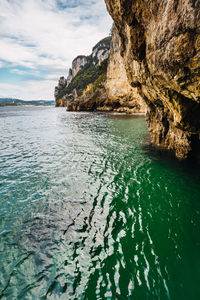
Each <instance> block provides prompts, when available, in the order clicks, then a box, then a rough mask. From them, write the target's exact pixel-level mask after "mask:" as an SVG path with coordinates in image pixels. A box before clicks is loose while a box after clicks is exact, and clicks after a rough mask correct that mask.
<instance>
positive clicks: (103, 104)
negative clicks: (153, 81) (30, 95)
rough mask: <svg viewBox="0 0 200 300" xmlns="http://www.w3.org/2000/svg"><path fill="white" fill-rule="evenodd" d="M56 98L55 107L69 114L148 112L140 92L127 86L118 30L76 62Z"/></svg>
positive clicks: (60, 82) (59, 84)
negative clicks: (73, 112)
mask: <svg viewBox="0 0 200 300" xmlns="http://www.w3.org/2000/svg"><path fill="white" fill-rule="evenodd" d="M55 98H56V106H66V107H67V110H68V111H115V112H125V113H135V112H136V113H144V112H145V104H144V102H143V100H142V98H141V96H140V95H139V93H138V92H137V88H132V87H131V86H130V84H129V83H128V78H127V75H126V71H125V67H124V64H123V59H122V57H121V55H120V39H119V37H118V34H117V31H116V29H115V27H113V29H112V38H111V37H107V38H105V39H103V40H101V41H100V42H99V43H98V44H97V45H96V46H94V48H93V49H92V54H91V55H90V56H78V57H77V58H75V59H74V60H73V62H72V68H71V69H70V70H69V74H68V77H67V78H66V79H65V78H64V77H61V78H60V79H59V82H58V86H57V87H56V88H55Z"/></svg>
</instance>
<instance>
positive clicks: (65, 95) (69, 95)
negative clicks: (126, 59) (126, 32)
mask: <svg viewBox="0 0 200 300" xmlns="http://www.w3.org/2000/svg"><path fill="white" fill-rule="evenodd" d="M110 40H111V38H110V37H107V38H104V39H103V40H101V41H100V42H98V43H97V44H96V45H95V46H94V47H93V49H92V53H91V55H89V56H84V55H79V56H77V57H76V58H75V59H74V60H73V62H72V67H71V68H70V69H69V73H68V76H67V78H66V79H65V77H64V76H62V77H60V79H59V81H58V86H56V87H55V92H54V96H55V99H56V101H57V102H56V105H57V106H60V105H62V106H66V105H67V100H75V98H76V97H74V96H75V95H76V93H77V96H80V95H82V92H83V90H84V89H85V88H86V87H87V85H88V84H90V83H93V82H94V81H95V80H96V79H97V78H98V76H99V74H98V71H99V67H100V65H101V64H102V62H103V61H104V60H106V59H107V58H108V56H109V53H110ZM95 74H96V76H95ZM75 90H76V92H75Z"/></svg>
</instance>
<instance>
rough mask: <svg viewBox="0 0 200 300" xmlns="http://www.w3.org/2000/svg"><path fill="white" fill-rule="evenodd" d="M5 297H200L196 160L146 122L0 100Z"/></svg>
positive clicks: (1, 287)
mask: <svg viewBox="0 0 200 300" xmlns="http://www.w3.org/2000/svg"><path fill="white" fill-rule="evenodd" d="M0 129H1V139H0V203H1V205H0V267H1V272H0V299H53V300H54V299H91V300H93V299H136V300H140V299H142V300H145V299H148V300H149V299H151V300H156V299H161V300H165V299H172V300H173V299H174V300H177V299H183V300H184V299H194V300H196V299H200V287H199V278H200V257H199V253H200V216H199V212H200V189H199V179H200V177H199V172H198V167H194V166H191V165H187V166H186V165H185V164H181V163H178V162H176V161H175V160H173V159H170V158H167V159H164V158H163V157H161V156H160V154H159V152H155V153H154V152H153V153H152V148H151V147H150V146H148V145H147V144H146V138H145V136H146V135H147V130H146V127H145V121H144V118H138V117H137V118H132V117H131V118H127V117H121V116H120V117H119V116H118V115H117V116H114V115H109V114H92V113H66V112H65V110H64V109H54V108H20V107H17V108H5V107H4V108H0Z"/></svg>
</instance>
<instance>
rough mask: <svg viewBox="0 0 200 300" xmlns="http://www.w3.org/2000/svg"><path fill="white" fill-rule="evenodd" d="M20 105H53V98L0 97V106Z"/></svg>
mask: <svg viewBox="0 0 200 300" xmlns="http://www.w3.org/2000/svg"><path fill="white" fill-rule="evenodd" d="M20 105H26V106H50V105H55V101H54V100H48V101H46V100H35V101H34V100H29V101H25V100H21V99H16V98H0V106H20Z"/></svg>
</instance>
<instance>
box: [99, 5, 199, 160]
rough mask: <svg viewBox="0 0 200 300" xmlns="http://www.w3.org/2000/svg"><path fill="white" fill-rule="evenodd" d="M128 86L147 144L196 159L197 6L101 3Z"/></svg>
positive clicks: (197, 86) (197, 92)
mask: <svg viewBox="0 0 200 300" xmlns="http://www.w3.org/2000/svg"><path fill="white" fill-rule="evenodd" d="M105 2H106V5H107V8H108V11H109V13H110V15H111V17H112V18H113V20H114V23H115V27H116V30H117V33H118V35H119V39H120V54H121V57H122V59H123V64H124V66H125V70H126V75H127V77H128V82H129V84H130V85H131V86H132V87H133V88H137V91H138V92H139V95H140V96H141V97H142V98H143V99H144V101H145V103H146V104H147V114H146V121H147V127H148V129H149V133H150V136H151V139H152V141H153V142H154V143H155V144H156V145H158V146H161V147H164V148H167V149H171V150H173V151H174V152H175V154H176V156H177V157H179V158H181V159H184V158H187V157H188V156H190V155H199V153H200V22H199V20H200V1H199V0H196V1H195V0H183V1H178V0H171V1H168V0H163V1H158V0H148V1H147V0H134V1H132V0H106V1H105Z"/></svg>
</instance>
